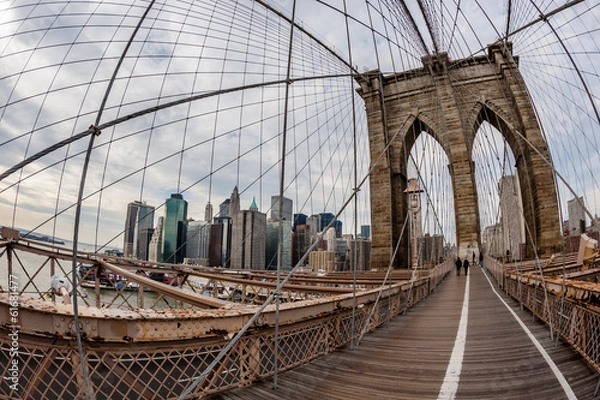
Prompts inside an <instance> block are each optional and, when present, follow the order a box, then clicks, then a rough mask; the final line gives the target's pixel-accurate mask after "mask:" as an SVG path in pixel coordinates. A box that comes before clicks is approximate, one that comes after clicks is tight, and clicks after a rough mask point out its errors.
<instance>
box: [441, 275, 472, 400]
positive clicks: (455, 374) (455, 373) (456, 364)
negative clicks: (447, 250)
mask: <svg viewBox="0 0 600 400" xmlns="http://www.w3.org/2000/svg"><path fill="white" fill-rule="evenodd" d="M469 277H470V275H468V274H467V282H466V284H465V297H464V300H463V306H462V312H461V315H460V322H459V323H458V331H457V332H456V339H455V340H454V348H453V349H452V355H451V356H450V361H449V362H448V368H447V369H446V376H445V377H444V383H442V387H441V388H440V393H439V394H438V400H452V399H454V397H455V396H456V391H457V390H458V381H459V380H460V373H461V371H462V363H463V357H464V355H465V345H466V344H467V323H468V322H469Z"/></svg>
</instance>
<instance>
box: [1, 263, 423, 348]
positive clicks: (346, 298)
mask: <svg viewBox="0 0 600 400" xmlns="http://www.w3.org/2000/svg"><path fill="white" fill-rule="evenodd" d="M118 273H119V274H120V273H121V271H119V272H118ZM146 283H149V282H145V281H144V283H143V284H144V285H146ZM426 284H427V280H426V279H422V280H419V281H418V282H415V285H416V286H421V285H426ZM162 286H164V285H162ZM407 288H408V284H407V283H402V284H394V285H392V286H391V287H386V289H385V293H386V296H387V295H388V294H389V295H394V294H397V293H399V292H401V291H404V290H407ZM173 289H176V290H179V291H181V292H183V291H182V290H180V289H178V288H176V287H173ZM378 292H379V290H378V289H373V290H369V291H364V292H359V293H357V294H356V302H357V304H358V305H360V304H367V303H371V302H373V301H375V299H376V298H377V295H378ZM170 295H171V294H169V296H170ZM196 296H197V295H196ZM190 300H194V299H192V298H190V299H187V300H186V301H190ZM211 300H213V301H214V300H215V299H211ZM354 300H355V299H354V295H353V294H352V293H349V294H342V295H337V296H331V297H327V298H319V299H313V300H306V301H301V302H296V303H284V304H281V305H280V306H279V324H281V325H286V324H291V323H294V322H299V321H302V320H307V319H310V318H314V317H318V316H322V315H326V314H329V313H336V312H339V311H340V310H343V309H350V308H352V304H353V301H354ZM9 307H10V302H9V294H8V293H0V320H4V321H8V320H9V319H8V317H9ZM256 309H257V307H248V306H242V305H238V304H235V303H228V304H227V306H226V307H222V308H220V309H212V310H192V309H188V310H135V311H133V310H115V309H98V308H95V307H81V308H80V309H79V320H80V325H81V332H82V333H83V335H84V336H85V338H86V340H87V341H97V342H121V343H122V342H146V341H162V340H184V339H197V338H202V337H206V338H210V337H226V336H229V335H231V334H235V333H236V332H238V331H239V330H240V329H241V328H242V327H243V326H244V324H245V323H246V322H247V321H248V320H249V319H250V318H251V317H252V316H253V315H254V313H255V311H256ZM19 318H20V320H21V321H20V331H21V332H22V333H24V334H30V335H34V336H36V335H37V336H45V337H53V338H56V339H73V338H74V337H75V333H74V330H73V308H72V306H70V305H65V304H59V303H52V302H48V301H43V300H38V299H29V298H25V297H22V298H21V299H20V310H19ZM255 326H256V327H257V328H258V327H260V328H264V327H269V326H275V305H269V306H267V308H266V309H265V310H264V311H263V313H262V314H261V316H260V317H259V318H258V319H257V321H256V323H255Z"/></svg>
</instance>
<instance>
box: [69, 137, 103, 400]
mask: <svg viewBox="0 0 600 400" xmlns="http://www.w3.org/2000/svg"><path fill="white" fill-rule="evenodd" d="M99 133H100V131H96V133H95V134H94V135H92V136H90V141H89V144H88V148H87V152H86V154H85V161H84V163H83V171H82V172H81V181H80V183H79V194H78V195H77V207H76V208H75V226H74V228H73V258H72V263H71V279H72V281H73V322H74V324H75V336H76V337H77V351H78V352H79V362H80V363H81V371H82V373H83V380H84V381H85V389H86V391H87V397H88V398H89V399H90V400H92V399H94V394H93V392H92V387H91V385H90V379H89V376H88V371H87V368H86V365H85V356H84V355H83V346H82V344H81V329H80V326H79V312H78V307H77V245H78V241H79V220H80V216H81V203H82V201H83V200H82V199H83V188H84V186H85V179H86V175H87V170H88V166H89V163H90V156H91V154H92V148H93V147H94V139H95V138H96V135H98V134H99Z"/></svg>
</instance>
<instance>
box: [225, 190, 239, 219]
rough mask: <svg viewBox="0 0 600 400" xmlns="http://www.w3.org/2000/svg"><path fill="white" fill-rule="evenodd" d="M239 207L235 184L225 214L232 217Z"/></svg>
mask: <svg viewBox="0 0 600 400" xmlns="http://www.w3.org/2000/svg"><path fill="white" fill-rule="evenodd" d="M240 208H241V207H240V194H239V192H238V188H237V186H236V187H234V188H233V192H231V197H230V198H229V210H228V213H227V215H228V216H230V217H231V218H233V217H234V216H235V215H236V214H237V213H239V212H240Z"/></svg>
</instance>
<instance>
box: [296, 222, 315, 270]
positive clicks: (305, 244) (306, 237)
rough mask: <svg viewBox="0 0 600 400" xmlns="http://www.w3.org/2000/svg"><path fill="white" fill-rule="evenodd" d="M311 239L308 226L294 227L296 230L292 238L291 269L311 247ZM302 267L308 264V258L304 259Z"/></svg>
mask: <svg viewBox="0 0 600 400" xmlns="http://www.w3.org/2000/svg"><path fill="white" fill-rule="evenodd" d="M312 243H313V241H312V237H311V233H310V227H309V226H308V225H298V226H296V230H295V231H294V236H293V238H292V246H293V249H294V250H293V252H292V267H294V266H296V264H298V262H300V260H302V257H304V255H305V254H306V253H307V252H308V249H309V248H310V246H311V245H312ZM302 264H303V265H306V264H308V257H305V258H304V260H303V262H302Z"/></svg>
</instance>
